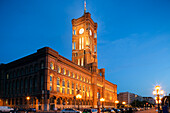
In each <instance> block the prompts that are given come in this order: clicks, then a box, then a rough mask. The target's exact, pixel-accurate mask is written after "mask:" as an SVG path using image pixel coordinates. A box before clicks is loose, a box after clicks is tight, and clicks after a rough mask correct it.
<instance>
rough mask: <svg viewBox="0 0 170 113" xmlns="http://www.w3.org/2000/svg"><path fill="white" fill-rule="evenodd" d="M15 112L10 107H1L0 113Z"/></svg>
mask: <svg viewBox="0 0 170 113" xmlns="http://www.w3.org/2000/svg"><path fill="white" fill-rule="evenodd" d="M13 111H14V109H13V108H11V107H8V106H0V113H1V112H10V113H12V112H13Z"/></svg>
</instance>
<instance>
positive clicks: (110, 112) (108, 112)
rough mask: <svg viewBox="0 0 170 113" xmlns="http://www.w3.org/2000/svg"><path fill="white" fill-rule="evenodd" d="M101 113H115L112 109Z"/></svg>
mask: <svg viewBox="0 0 170 113" xmlns="http://www.w3.org/2000/svg"><path fill="white" fill-rule="evenodd" d="M101 112H102V113H116V112H115V111H114V110H113V109H103V110H102V111H101Z"/></svg>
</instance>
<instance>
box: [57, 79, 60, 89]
mask: <svg viewBox="0 0 170 113" xmlns="http://www.w3.org/2000/svg"><path fill="white" fill-rule="evenodd" d="M57 92H60V78H57Z"/></svg>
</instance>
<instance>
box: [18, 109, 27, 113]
mask: <svg viewBox="0 0 170 113" xmlns="http://www.w3.org/2000/svg"><path fill="white" fill-rule="evenodd" d="M16 111H24V112H25V111H27V110H26V109H23V108H18V109H17V110H16Z"/></svg>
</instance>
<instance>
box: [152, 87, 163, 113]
mask: <svg viewBox="0 0 170 113" xmlns="http://www.w3.org/2000/svg"><path fill="white" fill-rule="evenodd" d="M160 89H161V87H160V86H158V85H157V86H155V90H154V91H153V95H156V97H155V100H156V104H158V113H159V112H160V106H159V104H160V103H161V99H162V98H161V97H160V95H163V93H164V91H163V90H160Z"/></svg>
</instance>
